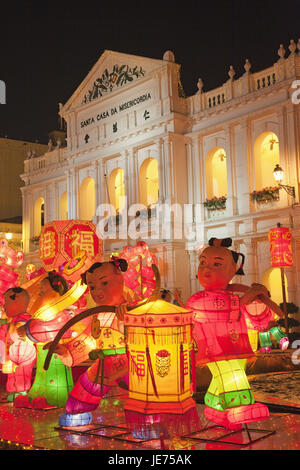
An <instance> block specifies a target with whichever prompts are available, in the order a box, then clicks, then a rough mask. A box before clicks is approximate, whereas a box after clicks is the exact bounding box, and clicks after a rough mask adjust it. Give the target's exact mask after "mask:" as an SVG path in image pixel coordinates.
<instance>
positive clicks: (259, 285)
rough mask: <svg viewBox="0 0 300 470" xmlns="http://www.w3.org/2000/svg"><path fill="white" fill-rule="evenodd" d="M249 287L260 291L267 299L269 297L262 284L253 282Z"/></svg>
mask: <svg viewBox="0 0 300 470" xmlns="http://www.w3.org/2000/svg"><path fill="white" fill-rule="evenodd" d="M251 287H254V288H255V289H256V288H257V289H259V290H262V294H263V295H266V296H267V297H270V292H269V291H268V289H267V288H266V286H264V285H263V284H259V283H258V282H253V283H252V284H251Z"/></svg>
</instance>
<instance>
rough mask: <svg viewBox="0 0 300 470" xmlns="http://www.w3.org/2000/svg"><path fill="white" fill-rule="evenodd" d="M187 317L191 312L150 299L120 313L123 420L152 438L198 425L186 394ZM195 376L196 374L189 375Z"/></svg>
mask: <svg viewBox="0 0 300 470" xmlns="http://www.w3.org/2000/svg"><path fill="white" fill-rule="evenodd" d="M192 316H193V313H192V311H190V310H186V309H183V308H181V307H178V306H176V305H173V304H170V303H168V302H165V301H164V300H161V299H159V300H155V301H153V302H151V301H150V302H147V303H145V304H143V305H140V306H138V307H137V308H135V309H134V310H131V311H129V312H127V313H126V315H125V320H124V324H125V328H126V340H127V352H128V358H129V397H128V399H127V401H126V404H125V407H124V409H125V416H126V422H127V425H128V426H129V428H130V429H131V430H132V431H133V432H135V433H139V434H140V433H142V434H144V435H146V436H147V430H148V434H149V436H150V437H151V436H153V429H154V428H155V427H156V426H158V429H159V430H160V432H161V431H162V430H163V429H164V428H165V427H166V426H167V427H168V429H172V432H174V434H175V435H176V433H177V432H179V433H181V432H182V430H183V429H185V430H188V431H191V430H192V429H193V430H195V428H196V427H197V426H198V415H197V412H196V408H195V402H194V400H193V399H192V398H191V384H190V372H191V360H190V354H191V352H192V348H193V342H192ZM193 380H195V377H193Z"/></svg>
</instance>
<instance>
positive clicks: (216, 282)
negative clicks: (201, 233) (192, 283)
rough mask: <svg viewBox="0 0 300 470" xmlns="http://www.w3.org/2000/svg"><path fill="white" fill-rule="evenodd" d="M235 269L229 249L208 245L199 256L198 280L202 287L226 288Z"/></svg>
mask: <svg viewBox="0 0 300 470" xmlns="http://www.w3.org/2000/svg"><path fill="white" fill-rule="evenodd" d="M236 269H237V268H236V264H235V262H234V260H233V257H232V254H231V251H230V250H228V249H227V248H224V247H215V246H210V247H208V248H206V249H205V250H204V251H203V252H202V253H201V255H200V256H199V267H198V281H199V283H200V284H201V286H203V287H204V289H209V290H211V289H226V287H227V285H228V284H229V282H230V281H231V279H232V278H233V276H234V275H235V273H236Z"/></svg>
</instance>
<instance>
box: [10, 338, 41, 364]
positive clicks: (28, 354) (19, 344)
mask: <svg viewBox="0 0 300 470" xmlns="http://www.w3.org/2000/svg"><path fill="white" fill-rule="evenodd" d="M9 358H10V360H11V361H12V362H13V363H14V364H16V365H17V366H22V367H25V366H27V365H29V364H31V363H32V362H33V361H34V360H35V359H36V349H35V347H34V345H33V344H32V343H31V342H29V341H26V340H25V341H24V340H22V339H20V340H17V341H15V342H14V343H13V344H12V345H11V346H10V348H9Z"/></svg>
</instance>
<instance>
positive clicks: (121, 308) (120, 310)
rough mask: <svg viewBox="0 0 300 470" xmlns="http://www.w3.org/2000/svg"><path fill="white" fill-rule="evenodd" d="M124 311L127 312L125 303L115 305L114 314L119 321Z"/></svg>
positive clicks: (122, 319) (122, 318)
mask: <svg viewBox="0 0 300 470" xmlns="http://www.w3.org/2000/svg"><path fill="white" fill-rule="evenodd" d="M126 312H127V308H126V304H121V305H118V306H117V307H116V315H117V318H118V319H119V320H120V321H124V316H125V313H126Z"/></svg>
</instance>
